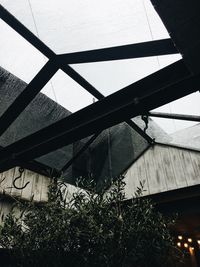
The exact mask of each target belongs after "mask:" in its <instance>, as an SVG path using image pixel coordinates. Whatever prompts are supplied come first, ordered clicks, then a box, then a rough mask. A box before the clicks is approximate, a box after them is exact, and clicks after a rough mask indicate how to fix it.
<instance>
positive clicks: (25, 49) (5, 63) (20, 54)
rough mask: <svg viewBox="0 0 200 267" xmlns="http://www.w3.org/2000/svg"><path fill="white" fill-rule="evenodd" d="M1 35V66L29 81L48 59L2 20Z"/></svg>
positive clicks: (0, 22) (0, 23) (0, 25)
mask: <svg viewBox="0 0 200 267" xmlns="http://www.w3.org/2000/svg"><path fill="white" fill-rule="evenodd" d="M0 36H1V42H0V58H1V61H0V64H1V67H3V68H4V69H6V70H8V71H9V72H11V73H13V74H14V75H16V76H17V77H18V78H20V79H22V80H24V81H25V82H27V83H29V82H30V81H31V80H32V78H33V77H34V76H35V75H36V74H37V73H38V72H39V71H40V69H41V68H42V67H43V65H44V64H45V63H46V61H47V59H46V58H45V56H43V55H42V54H41V53H40V52H39V51H38V50H37V49H36V48H34V47H33V46H32V45H31V44H30V43H29V42H27V41H26V40H25V39H24V38H22V37H21V36H20V35H19V34H18V33H16V32H15V31H14V30H13V29H12V28H10V27H9V26H8V25H7V24H6V23H5V22H4V21H2V20H0Z"/></svg>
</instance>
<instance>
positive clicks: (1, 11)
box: [0, 5, 150, 140]
mask: <svg viewBox="0 0 200 267" xmlns="http://www.w3.org/2000/svg"><path fill="white" fill-rule="evenodd" d="M0 17H1V18H2V19H3V20H4V21H5V22H6V23H7V24H8V25H9V26H10V27H12V28H13V29H14V30H15V31H16V32H18V33H19V34H20V35H21V36H23V37H24V38H25V39H26V40H27V41H28V42H30V43H31V44H32V45H33V46H35V47H36V48H37V49H38V50H39V51H40V52H41V53H43V54H44V55H45V56H46V57H48V58H49V59H51V60H53V62H54V61H55V62H56V64H57V63H58V62H57V56H56V54H55V53H54V52H53V51H52V50H51V49H50V48H49V47H47V46H46V44H44V43H43V42H42V41H41V40H40V39H39V38H38V37H37V36H35V35H34V34H33V33H32V32H31V31H30V30H29V29H27V28H26V27H25V26H24V25H23V24H22V23H21V22H20V21H18V20H17V19H16V18H15V17H14V16H13V15H12V14H11V13H9V12H8V11H7V10H6V9H5V8H4V7H3V6H2V5H0ZM60 68H61V69H62V70H63V71H64V72H65V73H66V74H67V75H69V76H70V77H71V78H72V79H73V80H75V81H76V82H77V83H78V84H79V85H81V86H82V87H83V88H84V89H85V90H87V91H88V92H89V93H91V94H92V95H93V96H95V97H96V98H97V99H102V98H104V95H103V94H101V93H100V92H99V91H98V90H97V89H96V88H94V87H93V86H92V85H91V84H90V83H89V82H88V81H87V80H85V79H84V78H83V77H82V76H81V75H80V74H78V73H77V72H76V71H75V70H74V69H73V68H71V67H70V66H68V65H67V64H66V62H63V63H62V62H61V64H60ZM27 104H28V102H27ZM21 111H23V110H21ZM15 115H17V113H16V114H15ZM18 115H19V114H18ZM131 125H132V127H133V123H131ZM5 126H6V124H5ZM135 128H137V126H136V125H135ZM5 130H6V127H4V129H3V128H2V132H3V131H5ZM141 134H142V133H141ZM142 135H143V136H145V137H146V139H148V140H150V137H148V136H147V135H146V134H142Z"/></svg>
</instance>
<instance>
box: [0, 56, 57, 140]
mask: <svg viewBox="0 0 200 267" xmlns="http://www.w3.org/2000/svg"><path fill="white" fill-rule="evenodd" d="M57 70H58V66H57V65H56V64H54V62H52V61H51V60H49V61H48V62H47V63H46V64H45V65H44V67H43V68H42V69H41V70H40V71H39V72H38V74H37V75H36V76H35V77H34V78H33V80H32V81H31V82H30V83H29V84H28V85H27V86H26V88H25V89H24V90H23V91H22V92H21V94H20V95H19V96H18V97H17V98H16V99H15V101H14V102H13V103H12V104H11V105H10V106H9V107H8V108H7V110H6V111H5V112H4V113H3V115H2V116H1V117H0V126H1V127H0V136H1V135H2V134H3V133H4V132H5V131H6V130H7V129H8V127H9V126H10V125H11V124H12V122H13V121H14V120H15V119H16V118H17V117H18V116H19V115H20V113H21V112H22V111H23V110H24V109H25V108H26V107H27V106H28V104H29V103H30V102H31V101H32V100H33V99H34V98H35V97H36V95H37V94H38V93H39V92H40V90H41V89H42V88H43V87H44V86H45V84H46V83H47V82H48V81H49V80H50V79H51V78H52V76H53V75H54V74H55V73H56V71H57Z"/></svg>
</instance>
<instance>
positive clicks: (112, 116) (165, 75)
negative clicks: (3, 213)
mask: <svg viewBox="0 0 200 267" xmlns="http://www.w3.org/2000/svg"><path fill="white" fill-rule="evenodd" d="M199 87H200V77H199V76H196V77H191V76H190V73H189V71H188V69H187V68H186V67H185V65H184V63H183V61H182V60H180V61H178V62H176V63H174V64H172V65H170V66H168V67H165V68H164V69H162V70H160V71H158V72H156V73H153V74H151V75H149V76H148V77H146V78H144V79H142V80H140V81H138V82H136V83H134V84H131V85H129V86H127V87H125V88H124V89H122V90H120V91H118V92H116V93H114V94H112V95H110V96H108V97H106V98H104V99H102V100H101V101H98V102H96V103H94V104H92V105H90V106H88V107H86V108H84V109H82V110H80V111H78V112H76V113H73V114H72V115H70V116H68V117H67V118H65V119H62V120H60V121H58V122H56V123H54V124H53V125H50V126H48V127H46V128H45V129H42V130H40V131H38V132H36V133H34V134H32V135H30V136H28V137H25V138H23V139H21V140H19V141H17V142H16V143H14V144H11V145H9V146H8V147H6V148H4V149H3V150H2V151H0V170H1V171H2V170H3V169H5V168H10V167H11V166H13V162H12V161H13V160H16V159H17V160H32V159H34V158H37V157H40V156H42V155H44V154H46V153H49V152H51V151H53V150H55V149H58V148H60V147H62V146H65V145H67V144H70V143H73V142H75V141H77V140H80V139H82V138H84V137H87V136H89V135H91V134H94V133H96V132H98V131H101V130H103V129H106V128H108V127H111V126H113V125H115V124H117V123H120V122H122V121H124V120H126V119H129V118H131V117H134V116H137V115H139V114H142V113H144V112H145V111H146V112H147V111H149V110H152V109H154V108H157V107H159V106H161V105H164V104H166V103H168V102H171V101H173V100H176V99H178V98H180V97H183V96H185V95H188V94H190V93H192V92H195V91H197V90H198V89H199Z"/></svg>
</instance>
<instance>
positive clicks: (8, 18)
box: [0, 5, 103, 99]
mask: <svg viewBox="0 0 200 267" xmlns="http://www.w3.org/2000/svg"><path fill="white" fill-rule="evenodd" d="M0 18H1V19H2V20H4V21H5V22H6V23H7V24H8V25H9V26H10V27H11V28H13V29H14V30H15V31H16V32H17V33H19V34H20V35H21V36H22V37H23V38H24V39H26V40H27V41H28V42H29V43H31V44H32V45H33V46H34V47H35V48H37V49H38V50H39V51H40V52H41V53H42V54H43V55H45V56H46V57H47V58H49V59H53V60H55V59H56V58H57V56H56V54H55V53H54V52H53V51H52V50H51V49H50V48H49V47H48V46H47V45H46V44H44V43H43V42H42V41H41V40H40V39H39V38H38V37H37V36H35V35H34V34H33V33H32V32H31V31H30V30H29V29H28V28H26V27H25V26H24V25H23V24H22V23H21V22H20V21H19V20H17V19H16V18H15V17H14V16H13V15H12V14H11V13H10V12H9V11H7V10H6V9H5V8H4V7H3V6H2V5H0ZM59 68H60V69H61V70H62V71H64V72H65V73H66V74H67V75H69V76H70V77H71V78H72V79H73V80H75V81H76V82H77V83H78V84H79V85H80V86H82V87H83V88H84V89H85V90H87V91H88V92H89V93H91V94H92V95H93V96H95V97H96V98H97V99H101V98H103V95H102V94H101V93H100V92H99V91H98V90H96V88H94V87H93V86H92V85H91V84H90V83H89V82H87V81H86V80H85V79H84V78H83V77H82V76H81V75H80V74H79V73H78V72H76V71H75V70H74V69H73V68H71V67H70V66H68V65H67V64H66V63H64V64H62V63H61V64H60V66H59Z"/></svg>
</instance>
